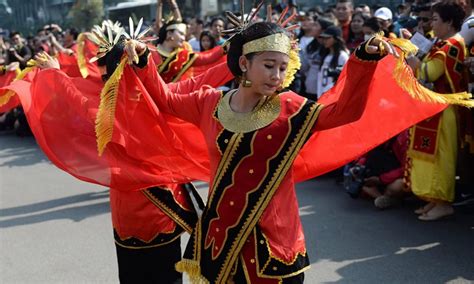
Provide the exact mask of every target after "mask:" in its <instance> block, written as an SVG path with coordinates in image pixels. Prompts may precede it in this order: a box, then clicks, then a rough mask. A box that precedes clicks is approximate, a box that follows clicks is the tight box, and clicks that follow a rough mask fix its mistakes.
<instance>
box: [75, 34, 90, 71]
mask: <svg viewBox="0 0 474 284" xmlns="http://www.w3.org/2000/svg"><path fill="white" fill-rule="evenodd" d="M86 37H87V36H86V35H85V34H83V33H81V34H80V35H79V37H78V38H77V65H78V66H79V71H80V72H81V75H82V78H84V79H85V78H87V76H89V70H87V62H86V57H85V55H84V47H85V45H86Z"/></svg>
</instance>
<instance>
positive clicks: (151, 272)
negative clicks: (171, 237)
mask: <svg viewBox="0 0 474 284" xmlns="http://www.w3.org/2000/svg"><path fill="white" fill-rule="evenodd" d="M115 247H116V250H117V260H118V268H119V279H120V283H122V284H129V283H130V284H132V283H133V284H136V283H140V284H143V283H145V284H146V283H160V284H175V283H182V279H183V277H182V274H181V273H179V272H177V271H176V270H175V268H174V265H175V263H176V262H178V261H179V260H181V238H178V239H176V240H175V241H173V242H171V243H169V244H166V245H163V246H159V247H154V248H138V249H135V248H124V247H122V246H119V245H117V244H115Z"/></svg>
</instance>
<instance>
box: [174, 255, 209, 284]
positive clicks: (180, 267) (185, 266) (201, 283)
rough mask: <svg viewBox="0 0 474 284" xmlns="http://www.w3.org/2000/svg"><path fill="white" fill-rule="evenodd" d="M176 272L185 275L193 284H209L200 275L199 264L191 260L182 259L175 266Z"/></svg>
mask: <svg viewBox="0 0 474 284" xmlns="http://www.w3.org/2000/svg"><path fill="white" fill-rule="evenodd" d="M175 268H176V271H178V272H181V273H186V274H188V276H189V279H190V280H191V283H193V284H209V281H208V280H207V279H206V278H205V277H204V276H202V275H201V267H200V266H199V262H197V261H195V260H191V259H182V260H181V261H179V262H177V263H176V264H175Z"/></svg>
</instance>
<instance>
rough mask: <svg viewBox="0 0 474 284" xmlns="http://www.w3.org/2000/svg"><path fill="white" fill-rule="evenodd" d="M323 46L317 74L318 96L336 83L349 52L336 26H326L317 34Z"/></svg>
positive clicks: (340, 31)
mask: <svg viewBox="0 0 474 284" xmlns="http://www.w3.org/2000/svg"><path fill="white" fill-rule="evenodd" d="M319 38H320V39H321V42H322V44H323V46H324V48H323V49H322V50H321V63H320V66H319V73H318V76H317V82H318V87H317V94H318V98H319V96H321V95H322V94H323V93H325V92H326V91H328V90H329V89H331V88H332V86H334V83H336V81H337V78H338V77H339V74H341V71H342V67H343V66H344V64H346V62H347V60H349V52H348V50H347V48H346V44H345V42H344V39H343V38H342V30H341V29H340V28H339V27H336V26H330V27H328V28H327V29H326V30H325V31H324V32H323V33H322V34H320V35H319Z"/></svg>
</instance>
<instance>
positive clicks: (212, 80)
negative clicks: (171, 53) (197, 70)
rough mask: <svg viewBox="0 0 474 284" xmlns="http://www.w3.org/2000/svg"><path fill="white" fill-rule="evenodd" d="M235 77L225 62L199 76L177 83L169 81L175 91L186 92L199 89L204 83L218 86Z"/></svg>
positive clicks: (171, 88)
mask: <svg viewBox="0 0 474 284" xmlns="http://www.w3.org/2000/svg"><path fill="white" fill-rule="evenodd" d="M233 78H234V75H232V73H231V72H230V70H229V68H228V67H227V63H226V62H223V63H220V64H218V65H216V66H214V67H212V68H210V69H208V70H207V71H206V72H204V73H203V74H201V75H199V76H196V77H192V78H189V79H187V80H184V81H179V82H176V83H169V84H168V87H169V88H170V90H171V91H172V92H174V93H178V94H186V93H189V92H190V91H195V90H199V89H200V88H201V87H202V86H204V85H209V86H211V87H213V88H217V87H219V86H222V85H224V84H225V83H227V82H229V81H230V80H232V79H233Z"/></svg>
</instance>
